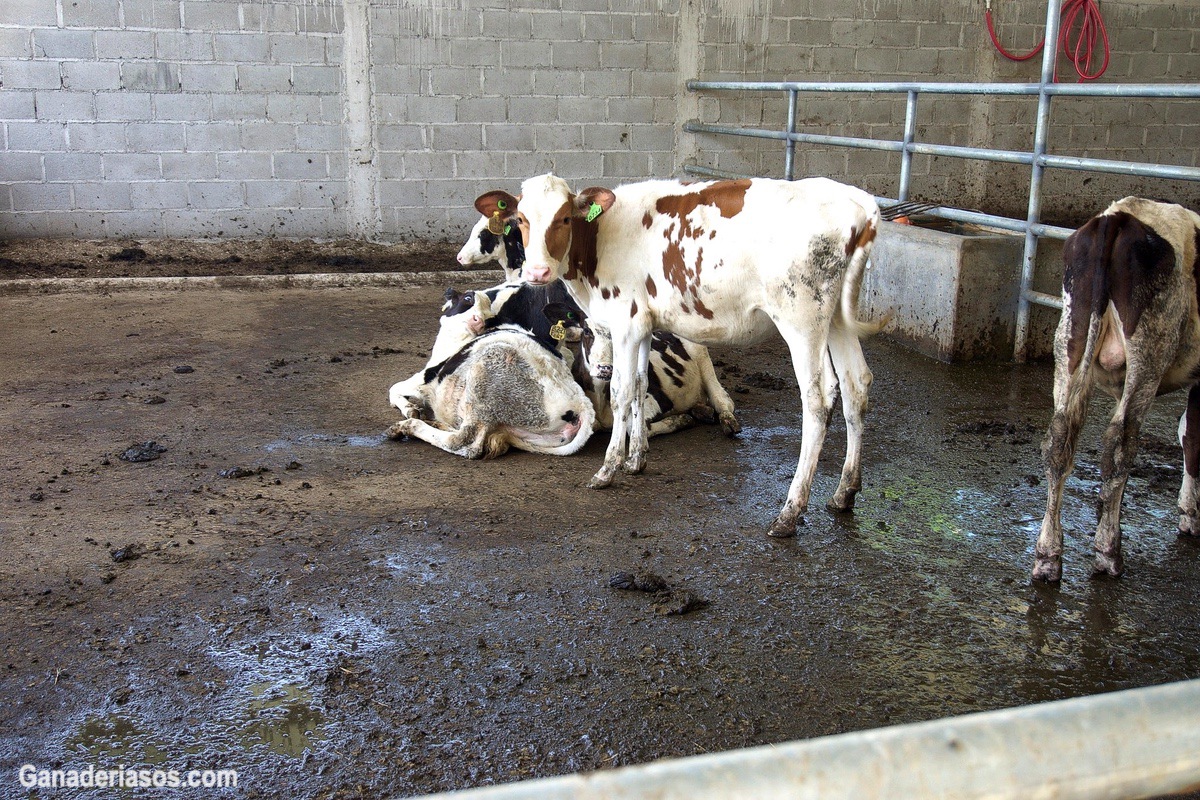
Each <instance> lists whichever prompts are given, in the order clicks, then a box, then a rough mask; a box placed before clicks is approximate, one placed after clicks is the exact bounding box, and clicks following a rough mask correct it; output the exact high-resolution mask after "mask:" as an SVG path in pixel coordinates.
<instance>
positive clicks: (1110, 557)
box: [1092, 550, 1125, 578]
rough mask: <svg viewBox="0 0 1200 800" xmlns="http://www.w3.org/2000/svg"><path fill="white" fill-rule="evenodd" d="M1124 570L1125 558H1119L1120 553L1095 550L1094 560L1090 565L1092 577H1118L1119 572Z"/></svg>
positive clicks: (1119, 575)
mask: <svg viewBox="0 0 1200 800" xmlns="http://www.w3.org/2000/svg"><path fill="white" fill-rule="evenodd" d="M1124 571H1125V559H1123V558H1121V554H1120V553H1113V554H1109V553H1101V552H1100V551H1098V550H1097V551H1096V562H1095V564H1093V565H1092V575H1093V576H1094V577H1098V578H1103V577H1106V576H1107V577H1111V578H1119V577H1121V573H1123V572H1124Z"/></svg>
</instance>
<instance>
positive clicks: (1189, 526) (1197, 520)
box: [1179, 514, 1200, 536]
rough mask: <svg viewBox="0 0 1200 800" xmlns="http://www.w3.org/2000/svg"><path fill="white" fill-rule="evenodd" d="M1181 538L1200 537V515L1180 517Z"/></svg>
mask: <svg viewBox="0 0 1200 800" xmlns="http://www.w3.org/2000/svg"><path fill="white" fill-rule="evenodd" d="M1179 535H1180V536H1200V515H1192V514H1180V515H1179Z"/></svg>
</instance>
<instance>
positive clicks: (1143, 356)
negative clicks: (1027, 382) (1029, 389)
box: [1033, 197, 1200, 581]
mask: <svg viewBox="0 0 1200 800" xmlns="http://www.w3.org/2000/svg"><path fill="white" fill-rule="evenodd" d="M1198 240H1200V216H1197V215H1196V214H1194V213H1192V212H1191V211H1189V210H1187V209H1185V208H1183V207H1182V206H1178V205H1174V204H1169V203H1157V202H1154V201H1151V200H1144V199H1142V198H1138V197H1126V198H1125V199H1123V200H1119V201H1117V202H1116V203H1113V204H1112V205H1111V206H1109V208H1108V209H1107V210H1106V211H1105V212H1104V213H1103V214H1100V215H1098V216H1096V217H1093V218H1092V219H1091V220H1089V221H1088V222H1087V223H1086V224H1085V225H1083V226H1082V227H1081V228H1080V229H1079V230H1077V231H1076V232H1075V233H1074V234H1072V236H1071V237H1070V238H1069V239H1067V244H1066V248H1065V249H1064V250H1063V267H1064V268H1063V311H1062V317H1061V319H1060V320H1059V324H1058V331H1057V333H1056V335H1055V339H1054V367H1055V368H1054V416H1053V418H1052V419H1051V420H1050V429H1049V431H1048V432H1047V433H1046V441H1045V444H1044V445H1043V453H1044V455H1045V459H1046V483H1047V485H1048V493H1049V497H1048V500H1047V503H1046V516H1045V518H1044V519H1043V520H1042V530H1041V534H1040V535H1039V536H1038V540H1037V549H1036V558H1035V561H1034V566H1033V577H1034V579H1035V580H1044V581H1058V580H1060V579H1061V578H1062V523H1061V521H1060V513H1061V508H1062V494H1063V486H1064V484H1065V482H1066V479H1067V476H1068V475H1070V473H1071V470H1072V468H1073V467H1074V463H1075V444H1076V440H1077V439H1078V438H1079V430H1080V428H1081V427H1082V426H1083V422H1084V419H1085V417H1086V416H1087V407H1088V399H1089V397H1090V395H1091V390H1092V389H1093V387H1095V386H1099V387H1100V388H1101V389H1103V390H1104V391H1106V392H1107V393H1109V394H1110V395H1112V396H1113V397H1114V398H1115V399H1116V401H1117V407H1116V411H1115V412H1114V414H1113V417H1112V421H1111V422H1110V423H1109V425H1108V428H1107V429H1106V430H1105V432H1104V438H1103V453H1102V455H1101V459H1100V482H1101V485H1100V521H1099V525H1098V527H1097V529H1096V539H1095V544H1094V549H1095V552H1096V564H1095V571H1096V572H1097V573H1107V574H1109V575H1120V574H1121V572H1122V571H1123V570H1124V563H1123V561H1122V558H1121V497H1122V495H1123V494H1124V492H1125V482H1126V479H1127V478H1128V477H1129V468H1130V466H1131V464H1132V463H1133V457H1134V455H1135V454H1136V452H1137V445H1138V433H1139V431H1140V430H1141V426H1142V420H1143V419H1144V418H1145V415H1146V413H1147V412H1148V411H1149V410H1150V406H1151V404H1152V403H1153V402H1154V398H1155V397H1156V396H1158V395H1160V394H1165V393H1167V392H1173V391H1175V390H1176V389H1182V388H1184V387H1192V388H1191V391H1190V392H1189V394H1188V408H1187V411H1185V412H1184V415H1183V418H1182V419H1181V420H1180V425H1179V436H1180V442H1181V444H1182V445H1183V449H1184V466H1185V470H1184V476H1183V486H1182V487H1181V489H1180V492H1179V513H1180V517H1179V530H1180V532H1182V533H1186V534H1190V535H1197V534H1198V533H1200V511H1198V510H1197V499H1198V497H1197V494H1198V489H1200V482H1198V479H1200V388H1198V387H1197V386H1196V382H1197V380H1198V379H1200V313H1198V311H1197V294H1196V287H1197V277H1196V251H1197V245H1198Z"/></svg>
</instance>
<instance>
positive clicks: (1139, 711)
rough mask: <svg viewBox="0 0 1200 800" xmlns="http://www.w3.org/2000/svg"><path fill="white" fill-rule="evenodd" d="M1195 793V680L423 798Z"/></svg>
mask: <svg viewBox="0 0 1200 800" xmlns="http://www.w3.org/2000/svg"><path fill="white" fill-rule="evenodd" d="M1196 789H1200V680H1192V681H1185V682H1181V683H1171V684H1166V685H1163V686H1156V687H1151V688H1147V689H1130V690H1127V691H1123V692H1113V693H1110V694H1101V695H1093V696H1091V697H1082V698H1077V699H1074V700H1061V701H1057V702H1053V703H1043V704H1040V705H1035V706H1022V707H1020V708H1011V709H1004V710H1001V711H989V712H984V713H980V714H970V715H967V716H962V717H951V718H949V719H941V720H934V721H932V722H921V723H916V724H912V725H898V726H895V727H891V728H878V729H875V730H869V731H861V732H858V733H847V734H842V735H840V736H827V737H824V738H820V739H811V740H808V741H801V742H789V743H787V744H781V745H767V746H764V747H755V748H750V749H747V750H735V751H731V752H727V753H716V754H711V755H702V756H694V757H691V758H681V759H674V760H669V761H658V762H653V763H650V764H645V765H642V766H635V767H625V768H622V769H615V770H610V771H603V772H593V773H589V774H586V775H578V774H577V775H567V776H563V777H559V778H546V779H542V780H534V781H526V782H522V783H512V784H506V785H503V786H495V787H490V788H483V789H471V790H467V791H463V792H456V793H450V794H444V795H431V796H429V798H427V800H432V798H439V800H533V799H534V798H536V799H537V800H568V799H569V800H635V799H636V800H651V799H652V800H726V799H727V798H728V799H729V800H732V799H733V798H747V797H753V798H755V799H756V800H769V799H770V798H781V799H782V798H787V800H806V798H812V799H813V800H816V798H820V800H840V799H841V798H846V799H847V800H849V799H850V798H854V800H863V799H864V798H867V799H869V798H893V797H913V798H916V797H921V798H935V797H936V798H952V799H954V800H960V799H961V800H966V799H967V798H990V799H991V800H1001V799H1002V798H1012V800H1036V799H1037V798H1046V799H1047V800H1049V798H1054V799H1055V800H1134V799H1135V798H1147V797H1156V796H1161V795H1167V794H1173V793H1178V792H1182V791H1188V790H1193V791H1194V790H1196Z"/></svg>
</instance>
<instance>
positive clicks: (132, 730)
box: [66, 714, 173, 766]
mask: <svg viewBox="0 0 1200 800" xmlns="http://www.w3.org/2000/svg"><path fill="white" fill-rule="evenodd" d="M66 750H67V752H68V753H79V754H84V753H86V754H87V755H88V756H89V757H90V758H89V759H88V760H89V761H90V762H91V763H100V762H103V763H122V764H145V765H148V766H158V765H160V764H163V763H165V762H166V761H167V757H168V756H167V754H168V753H170V752H173V750H172V748H171V747H169V746H167V745H166V744H165V743H164V742H160V741H156V740H155V739H154V738H153V737H152V736H151V735H150V734H148V733H147V732H146V731H145V730H143V729H142V728H141V727H140V726H139V725H138V724H137V723H136V722H134V720H133V719H132V718H131V717H129V716H128V715H126V714H109V715H107V716H93V717H88V718H87V719H85V720H84V722H83V724H82V725H81V726H80V728H79V731H78V732H76V733H75V735H74V736H72V737H70V738H69V739H68V740H67V741H66Z"/></svg>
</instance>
